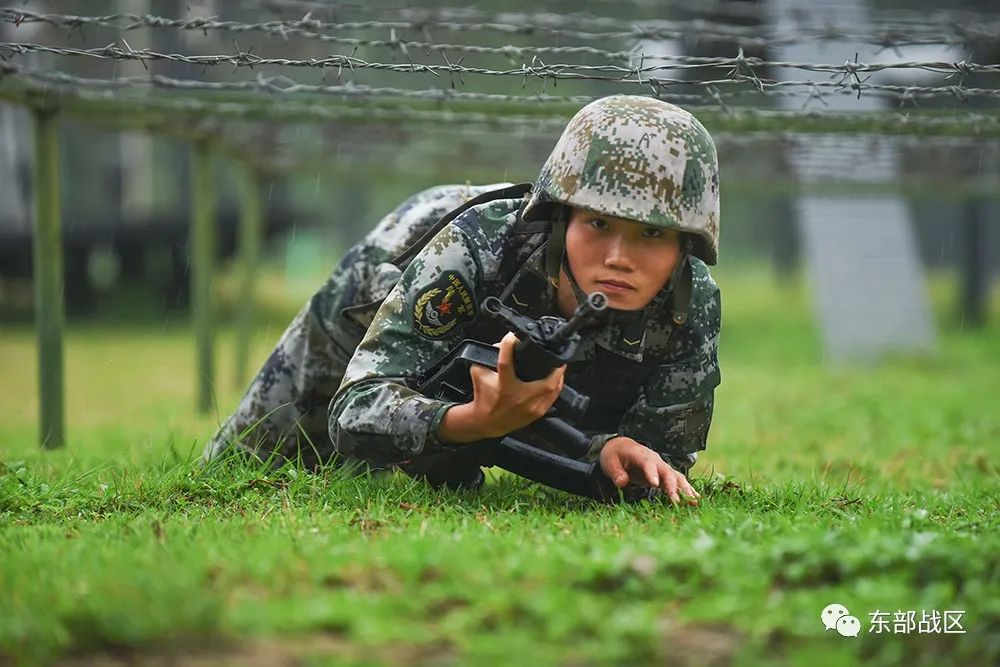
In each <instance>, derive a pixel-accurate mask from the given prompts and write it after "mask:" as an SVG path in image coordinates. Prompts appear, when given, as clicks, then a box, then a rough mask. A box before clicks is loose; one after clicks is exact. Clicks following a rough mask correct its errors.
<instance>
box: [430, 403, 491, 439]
mask: <svg viewBox="0 0 1000 667" xmlns="http://www.w3.org/2000/svg"><path fill="white" fill-rule="evenodd" d="M481 426H482V420H481V419H480V418H479V416H478V415H477V414H476V411H475V407H474V406H473V404H472V403H459V404H458V405H453V406H451V407H450V408H448V409H447V410H446V411H445V413H444V417H442V418H441V423H440V424H439V425H438V429H437V437H438V440H440V441H441V442H442V443H445V444H449V445H459V444H465V443H468V442H475V441H476V440H482V439H483V438H484V437H485V436H484V434H483V433H482V432H481Z"/></svg>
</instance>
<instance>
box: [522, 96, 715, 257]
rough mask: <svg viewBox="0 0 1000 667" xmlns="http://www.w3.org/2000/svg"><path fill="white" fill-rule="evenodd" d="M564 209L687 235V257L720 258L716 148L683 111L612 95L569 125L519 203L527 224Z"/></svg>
mask: <svg viewBox="0 0 1000 667" xmlns="http://www.w3.org/2000/svg"><path fill="white" fill-rule="evenodd" d="M557 203H558V204H566V205H569V206H575V207H579V208H584V209H588V210H590V211H594V212H596V213H600V214H603V215H608V216H613V217H618V218H627V219H630V220H634V221H637V222H642V223H645V224H648V225H654V226H656V227H664V228H667V229H676V230H678V231H680V232H686V233H688V234H691V235H692V238H693V239H694V244H693V247H692V248H691V254H693V255H694V256H696V257H699V258H700V259H702V260H703V261H704V262H705V263H706V264H715V263H716V261H717V259H718V254H719V164H718V158H717V157H716V153H715V142H714V141H712V137H711V136H710V135H709V133H708V131H707V130H706V129H705V128H704V126H702V124H701V123H699V122H698V120H697V119H696V118H695V117H694V116H692V115H691V114H690V113H689V112H687V111H685V110H684V109H681V108H680V107H678V106H675V105H673V104H670V103H668V102H663V101H662V100H657V99H653V98H650V97H642V96H638V95H613V96H611V97H604V98H601V99H599V100H596V101H594V102H591V103H590V104H588V105H587V106H585V107H584V108H583V109H581V110H580V111H578V112H577V113H576V115H575V116H573V118H572V119H571V120H570V121H569V124H568V125H567V126H566V129H565V130H564V131H563V133H562V136H561V137H560V138H559V141H558V142H557V143H556V146H555V148H554V149H553V150H552V153H551V155H549V158H548V160H546V161H545V164H544V165H543V166H542V171H541V174H540V175H539V177H538V180H537V181H536V182H535V185H534V187H533V188H532V190H531V194H530V195H529V198H528V202H527V204H526V205H525V209H524V212H523V216H524V218H525V219H526V220H532V219H534V220H537V219H543V218H544V217H546V216H548V215H550V214H551V208H552V204H557Z"/></svg>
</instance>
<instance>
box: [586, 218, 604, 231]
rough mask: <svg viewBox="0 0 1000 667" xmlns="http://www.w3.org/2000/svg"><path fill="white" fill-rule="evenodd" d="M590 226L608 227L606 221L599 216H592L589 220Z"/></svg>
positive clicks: (602, 228) (596, 227)
mask: <svg viewBox="0 0 1000 667" xmlns="http://www.w3.org/2000/svg"><path fill="white" fill-rule="evenodd" d="M590 226H591V227H593V228H594V229H600V230H605V229H607V228H608V223H606V222H604V221H603V220H601V219H600V218H594V219H593V220H591V221H590Z"/></svg>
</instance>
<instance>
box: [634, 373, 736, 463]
mask: <svg viewBox="0 0 1000 667" xmlns="http://www.w3.org/2000/svg"><path fill="white" fill-rule="evenodd" d="M719 381H720V375H719V366H718V361H717V360H716V359H714V358H713V359H711V360H697V361H686V362H680V363H675V364H665V365H661V366H655V367H654V368H653V370H652V372H651V373H650V374H649V377H648V378H647V380H646V384H645V386H644V387H643V391H642V392H641V393H640V395H639V398H638V400H637V401H636V402H635V404H634V405H633V406H632V408H631V409H630V410H629V411H628V413H627V414H626V416H625V420H624V424H623V426H624V429H623V432H624V433H625V435H628V436H629V437H632V438H635V439H636V440H638V441H639V442H642V443H645V444H646V445H648V446H649V447H651V448H652V449H654V450H656V451H658V452H661V453H666V454H668V455H669V456H671V457H677V458H678V459H680V458H681V457H682V456H687V455H688V454H690V453H691V452H695V451H698V450H701V449H704V448H705V442H706V440H707V438H708V429H709V426H710V425H711V423H712V411H713V407H714V393H715V388H716V387H717V386H718V385H719Z"/></svg>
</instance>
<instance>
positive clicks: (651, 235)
mask: <svg viewBox="0 0 1000 667" xmlns="http://www.w3.org/2000/svg"><path fill="white" fill-rule="evenodd" d="M642 235H643V236H645V237H646V238H647V239H658V238H660V237H661V236H663V230H662V229H657V228H656V227H646V229H644V230H642Z"/></svg>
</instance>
